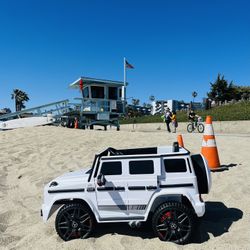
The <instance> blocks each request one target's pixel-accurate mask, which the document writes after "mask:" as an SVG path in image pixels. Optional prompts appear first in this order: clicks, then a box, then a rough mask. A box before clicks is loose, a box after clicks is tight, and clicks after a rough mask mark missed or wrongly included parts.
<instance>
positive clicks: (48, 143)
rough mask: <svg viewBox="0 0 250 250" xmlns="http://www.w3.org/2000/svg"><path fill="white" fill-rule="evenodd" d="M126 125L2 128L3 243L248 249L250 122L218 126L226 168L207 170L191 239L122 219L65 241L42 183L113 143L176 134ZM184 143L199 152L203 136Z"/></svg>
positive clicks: (156, 141) (165, 141)
mask: <svg viewBox="0 0 250 250" xmlns="http://www.w3.org/2000/svg"><path fill="white" fill-rule="evenodd" d="M131 126H132V125H130V126H123V127H122V128H121V131H119V132H118V131H115V130H108V131H102V130H94V131H90V130H86V131H84V130H75V129H66V128H58V127H37V128H27V129H16V130H12V131H5V132H3V131H0V249H114V250H117V249H130V250H131V249H142V248H143V249H144V250H147V249H148V250H151V249H161V250H162V249H250V165H249V163H250V132H249V128H250V122H243V123H242V122H238V123H237V122H234V123H233V124H230V123H224V125H223V123H221V124H220V127H219V126H218V125H216V124H215V126H214V127H215V132H216V141H217V146H218V150H219V155H220V160H221V164H223V165H227V166H229V170H227V171H223V172H216V173H212V179H213V186H212V191H211V192H210V194H209V195H206V196H204V198H205V200H206V202H207V210H206V214H205V216H204V218H203V220H202V223H201V227H200V230H198V229H197V235H196V236H197V237H196V239H194V242H193V243H191V244H188V245H186V246H178V245H176V244H173V243H165V242H161V241H160V240H158V238H155V237H154V235H153V234H152V232H151V231H147V230H145V229H144V230H143V229H141V230H134V229H130V228H129V227H128V225H127V224H108V225H107V224H105V225H101V226H98V228H97V229H96V233H95V235H94V236H93V237H91V238H89V239H86V240H74V241H70V242H63V241H62V240H61V239H60V238H59V237H58V236H57V234H56V231H55V229H54V221H55V215H54V216H52V217H51V218H50V220H49V221H48V222H47V223H46V224H45V223H43V222H42V219H41V217H40V207H41V204H42V198H43V197H42V192H43V184H44V183H47V182H49V181H50V180H51V179H53V178H55V177H57V176H59V175H61V174H63V173H65V172H68V171H70V170H77V169H80V168H83V167H87V166H90V165H91V163H92V160H93V157H94V154H95V153H97V152H99V151H102V150H103V149H105V148H107V147H108V146H110V147H114V148H129V147H145V146H159V145H172V142H173V141H176V134H173V133H171V134H169V133H167V132H166V129H165V126H164V125H162V124H161V125H160V129H159V126H158V125H155V124H151V125H145V126H143V125H140V126H137V127H136V128H134V130H135V131H133V128H132V127H131ZM179 131H180V132H182V134H183V139H184V143H185V147H186V148H187V149H189V150H190V151H191V152H193V153H198V152H200V149H201V141H202V134H199V133H192V134H187V133H186V132H185V124H183V125H182V124H180V126H179Z"/></svg>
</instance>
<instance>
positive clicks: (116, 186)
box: [95, 160, 128, 220]
mask: <svg viewBox="0 0 250 250" xmlns="http://www.w3.org/2000/svg"><path fill="white" fill-rule="evenodd" d="M126 184H127V183H126V179H125V178H124V176H123V167H122V162H121V161H116V160H114V161H110V160H109V161H101V162H100V167H99V170H98V173H97V176H96V178H95V187H96V188H95V190H96V200H97V206H98V211H99V214H100V217H101V219H102V220H109V219H110V220H114V219H119V218H123V217H127V215H128V212H127V205H128V202H127V194H126Z"/></svg>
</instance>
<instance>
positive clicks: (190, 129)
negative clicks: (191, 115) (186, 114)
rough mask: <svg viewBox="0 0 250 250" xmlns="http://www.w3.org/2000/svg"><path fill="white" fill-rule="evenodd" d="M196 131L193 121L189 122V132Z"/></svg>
mask: <svg viewBox="0 0 250 250" xmlns="http://www.w3.org/2000/svg"><path fill="white" fill-rule="evenodd" d="M193 131H194V127H193V124H192V123H189V124H188V125H187V132H188V133H192V132H193Z"/></svg>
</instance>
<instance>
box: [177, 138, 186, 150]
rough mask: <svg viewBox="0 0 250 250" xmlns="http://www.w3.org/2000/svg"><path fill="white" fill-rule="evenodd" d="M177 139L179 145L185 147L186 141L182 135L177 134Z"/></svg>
mask: <svg viewBox="0 0 250 250" xmlns="http://www.w3.org/2000/svg"><path fill="white" fill-rule="evenodd" d="M177 141H178V144H179V146H180V147H183V148H184V143H183V140H182V135H178V136H177Z"/></svg>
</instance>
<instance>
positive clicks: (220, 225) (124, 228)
mask: <svg viewBox="0 0 250 250" xmlns="http://www.w3.org/2000/svg"><path fill="white" fill-rule="evenodd" d="M242 216H243V212H242V211H241V210H240V209H237V208H228V207H226V206H225V205H224V204H223V203H222V202H206V213H205V215H204V217H203V218H201V219H200V223H199V225H198V226H197V227H196V228H195V230H194V237H193V240H192V241H191V243H203V242H206V241H208V240H209V238H210V237H209V234H212V235H213V236H214V237H218V236H221V235H223V234H224V233H227V232H228V230H229V228H230V226H231V225H232V224H233V222H235V221H238V220H240V219H241V218H242ZM105 234H111V235H115V234H119V235H127V236H133V237H140V238H142V239H152V238H155V237H156V236H155V235H154V233H153V231H152V229H151V226H150V225H149V223H145V224H143V225H142V227H140V228H138V229H132V228H130V227H129V226H128V224H127V223H109V224H106V223H105V224H99V225H98V226H97V229H96V231H95V233H94V237H97V238H98V237H101V236H103V235H105Z"/></svg>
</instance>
